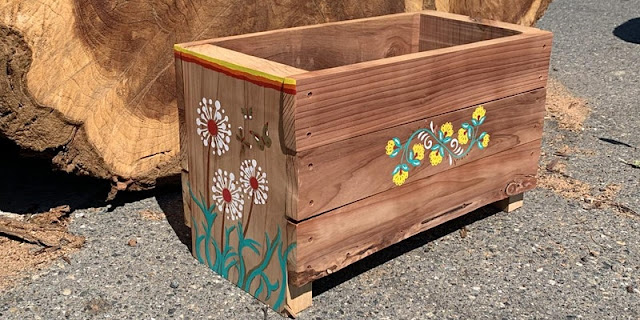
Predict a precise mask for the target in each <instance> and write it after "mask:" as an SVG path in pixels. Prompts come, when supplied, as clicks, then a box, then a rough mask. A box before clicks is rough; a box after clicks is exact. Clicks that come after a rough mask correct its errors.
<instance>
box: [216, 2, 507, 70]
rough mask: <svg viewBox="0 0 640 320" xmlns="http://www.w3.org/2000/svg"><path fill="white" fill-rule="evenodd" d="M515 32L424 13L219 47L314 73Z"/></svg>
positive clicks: (235, 41) (236, 41) (263, 36)
mask: <svg viewBox="0 0 640 320" xmlns="http://www.w3.org/2000/svg"><path fill="white" fill-rule="evenodd" d="M516 34H519V32H517V31H513V30H508V29H502V28H497V27H493V26H487V25H482V24H479V23H476V22H473V21H459V20H451V19H446V18H441V17H435V16H430V15H425V14H414V15H401V16H389V17H385V18H379V19H374V20H365V21H358V22H352V23H348V24H331V25H319V26H317V27H312V28H304V29H297V30H292V29H283V30H280V31H276V32H271V33H266V34H261V35H255V36H249V37H243V38H240V39H232V40H223V41H218V42H214V43H212V44H213V45H217V46H220V47H223V48H227V49H230V50H235V51H239V52H242V53H245V54H249V55H252V56H256V57H260V58H263V59H267V60H271V61H275V62H278V63H282V64H286V65H289V66H292V67H296V68H299V69H304V70H309V71H314V70H321V69H328V68H333V67H339V66H344V65H350V64H355V63H359V62H365V61H371V60H378V59H383V58H389V57H394V56H400V55H405V54H410V53H416V52H422V51H428V50H435V49H440V48H446V47H451V46H456V45H462V44H468V43H473V42H478V41H483V40H490V39H496V38H501V37H506V36H511V35H516Z"/></svg>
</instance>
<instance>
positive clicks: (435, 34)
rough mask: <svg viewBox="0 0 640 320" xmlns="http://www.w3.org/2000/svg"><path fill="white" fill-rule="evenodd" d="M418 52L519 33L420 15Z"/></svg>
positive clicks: (440, 17)
mask: <svg viewBox="0 0 640 320" xmlns="http://www.w3.org/2000/svg"><path fill="white" fill-rule="evenodd" d="M421 17H422V19H420V51H427V50H434V49H440V48H447V47H451V46H457V45H462V44H468V43H473V42H478V41H484V40H491V39H497V38H502V37H507V36H512V35H516V34H519V33H520V31H517V30H512V29H508V28H500V27H497V26H490V25H484V24H477V23H469V21H461V20H455V19H450V18H447V17H442V16H436V15H421Z"/></svg>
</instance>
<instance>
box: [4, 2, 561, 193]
mask: <svg viewBox="0 0 640 320" xmlns="http://www.w3.org/2000/svg"><path fill="white" fill-rule="evenodd" d="M549 1H550V0H518V1H506V0H487V1H480V0H474V1H461V0H460V1H454V0H449V1H446V0H435V1H434V0H426V1H422V0H421V1H412V0H405V1H401V0H372V1H355V0H347V1H329V0H318V1H301V0H284V1H282V0H279V1H276V0H268V1H230V0H219V1H213V2H212V1H196V2H193V1H167V0H147V1H142V0H135V1H126V2H119V1H99V0H52V1H23V0H8V1H5V2H4V3H2V4H0V136H4V137H7V138H9V139H11V140H13V141H15V142H16V143H17V144H18V145H19V146H21V147H22V148H25V149H30V150H35V151H42V152H45V151H46V152H48V153H50V154H52V156H53V163H54V165H55V166H56V167H57V168H59V169H61V170H64V171H67V172H73V173H77V174H83V175H91V176H95V177H98V178H102V179H106V180H109V181H111V182H112V184H113V191H114V192H112V195H113V194H114V193H115V192H116V191H122V190H141V189H148V188H152V187H154V186H155V184H156V180H157V179H158V178H160V177H166V176H170V175H174V174H178V173H179V172H180V168H179V165H178V163H179V154H180V153H179V134H178V109H177V107H176V88H175V71H174V62H173V61H174V57H173V44H174V43H179V42H187V41H193V40H200V39H207V38H214V37H220V36H225V35H234V34H241V33H248V32H254V31H261V30H269V29H277V28H285V27H292V26H299V25H307V24H315V23H322V22H327V21H336V20H345V19H351V18H361V17H368V16H376V15H384V14H391V13H398V12H403V11H417V10H421V9H423V8H427V9H438V10H444V11H451V12H456V13H463V14H471V15H472V16H481V17H483V18H497V19H500V20H505V21H512V22H514V21H515V22H518V23H521V24H526V25H529V24H531V23H532V22H534V21H535V20H536V19H537V18H538V17H539V16H540V15H541V13H542V12H544V9H545V8H546V6H547V5H548V3H549Z"/></svg>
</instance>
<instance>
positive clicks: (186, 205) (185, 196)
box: [182, 170, 191, 228]
mask: <svg viewBox="0 0 640 320" xmlns="http://www.w3.org/2000/svg"><path fill="white" fill-rule="evenodd" d="M182 208H183V210H184V224H186V225H187V227H189V228H191V195H190V194H189V172H187V171H185V170H182Z"/></svg>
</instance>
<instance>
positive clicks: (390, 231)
mask: <svg viewBox="0 0 640 320" xmlns="http://www.w3.org/2000/svg"><path fill="white" fill-rule="evenodd" d="M540 144H541V140H536V141H532V142H529V143H527V144H524V145H521V146H518V147H515V148H512V149H509V150H507V151H504V152H502V153H499V154H495V155H493V156H490V157H486V158H482V159H480V160H477V161H473V162H471V163H468V164H465V165H463V166H460V167H456V168H454V169H452V170H447V171H444V172H442V173H440V174H437V175H434V176H431V177H428V178H425V179H422V180H418V181H413V182H411V183H409V184H407V185H405V186H403V187H400V188H395V189H391V190H389V191H387V192H384V193H381V194H379V195H376V196H372V197H369V198H366V199H364V200H361V201H358V202H356V203H353V204H350V205H347V206H344V207H341V208H339V209H336V210H334V211H332V212H329V213H326V214H323V215H320V216H318V217H314V218H311V219H309V220H305V221H303V222H300V223H298V224H294V223H293V222H289V223H290V224H293V225H294V226H295V228H296V237H297V243H298V246H297V248H296V256H295V257H296V261H295V264H294V265H291V266H290V272H289V279H290V281H291V283H293V284H295V285H298V286H301V285H303V284H305V283H308V282H310V281H313V280H314V279H318V278H320V277H323V276H325V275H327V274H328V273H331V272H335V271H337V270H339V269H342V268H343V267H345V266H347V265H349V264H351V263H354V262H356V261H358V260H360V259H362V258H364V257H366V256H368V255H370V254H372V253H374V252H376V251H379V250H381V249H383V248H385V247H388V246H389V245H392V244H394V243H397V242H399V241H401V240H403V239H406V238H408V237H410V236H412V235H414V234H416V233H419V232H421V231H424V230H427V229H429V228H431V227H434V226H436V225H438V224H440V223H443V222H445V221H447V220H450V219H453V218H455V217H458V216H460V215H462V214H465V213H467V212H470V211H472V210H475V209H477V208H479V207H481V206H484V205H487V204H489V203H492V202H495V201H498V200H501V199H504V198H507V197H508V196H510V195H514V194H519V193H522V192H524V191H527V190H530V189H532V188H534V187H535V184H536V178H535V177H536V172H537V167H538V158H539V155H540Z"/></svg>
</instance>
